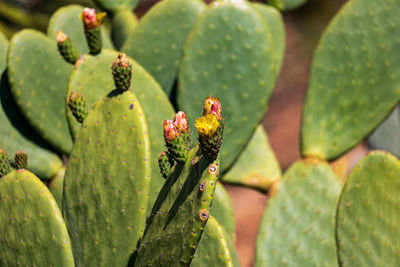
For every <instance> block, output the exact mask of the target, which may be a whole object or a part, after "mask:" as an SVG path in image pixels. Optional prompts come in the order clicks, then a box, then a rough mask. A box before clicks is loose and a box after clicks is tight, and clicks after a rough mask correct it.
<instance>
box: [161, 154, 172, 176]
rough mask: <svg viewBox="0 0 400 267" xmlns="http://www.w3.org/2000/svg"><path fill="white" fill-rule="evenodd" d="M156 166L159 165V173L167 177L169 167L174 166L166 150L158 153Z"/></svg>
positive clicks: (169, 171) (169, 170)
mask: <svg viewBox="0 0 400 267" xmlns="http://www.w3.org/2000/svg"><path fill="white" fill-rule="evenodd" d="M158 166H159V167H160V172H161V175H162V176H163V177H164V178H167V177H168V176H169V174H170V173H171V168H172V167H173V166H174V160H173V159H172V157H171V156H170V155H169V154H168V152H165V151H163V152H161V153H160V154H159V155H158Z"/></svg>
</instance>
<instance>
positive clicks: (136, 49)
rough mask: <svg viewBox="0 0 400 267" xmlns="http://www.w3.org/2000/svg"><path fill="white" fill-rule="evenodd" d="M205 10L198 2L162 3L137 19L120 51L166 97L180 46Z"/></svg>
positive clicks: (172, 82)
mask: <svg viewBox="0 0 400 267" xmlns="http://www.w3.org/2000/svg"><path fill="white" fill-rule="evenodd" d="M205 7H206V5H205V4H204V3H203V1H200V0H193V1H186V0H166V1H161V2H159V3H157V4H156V5H154V6H153V7H152V8H151V9H150V10H149V12H148V13H147V14H146V15H145V16H144V17H143V18H142V19H141V20H140V22H139V24H138V25H137V27H135V28H134V29H133V30H132V32H131V33H130V34H129V37H128V38H127V40H126V43H125V45H124V46H123V48H122V51H123V52H125V53H126V54H127V55H128V56H130V57H132V58H134V59H135V60H137V61H138V62H139V63H140V64H142V65H143V67H145V68H146V69H147V70H148V71H149V72H150V73H151V74H152V75H153V77H154V78H155V79H156V80H157V81H158V82H159V83H160V85H161V87H162V88H163V89H164V91H165V93H166V94H167V95H168V96H170V95H171V91H172V89H173V88H172V87H173V84H174V81H175V79H176V76H177V73H178V66H179V60H180V58H181V55H182V47H183V44H184V42H185V40H186V38H187V36H188V34H189V31H190V30H191V28H192V27H193V24H194V23H195V21H196V19H197V17H198V16H199V15H200V13H201V12H202V11H203V10H204V9H205ZM155 39H156V40H157V41H155ZM203 98H204V97H203Z"/></svg>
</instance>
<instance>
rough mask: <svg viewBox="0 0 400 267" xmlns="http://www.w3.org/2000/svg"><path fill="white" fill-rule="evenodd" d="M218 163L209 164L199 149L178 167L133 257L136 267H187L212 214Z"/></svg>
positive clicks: (148, 222)
mask: <svg viewBox="0 0 400 267" xmlns="http://www.w3.org/2000/svg"><path fill="white" fill-rule="evenodd" d="M218 172H219V164H218V160H217V161H215V162H213V163H211V164H210V163H209V162H208V161H206V160H204V158H203V157H201V153H200V151H199V149H198V146H196V147H195V148H193V149H192V150H191V151H190V152H189V157H188V160H187V161H186V163H180V164H177V165H175V167H174V169H173V170H172V173H171V175H170V176H169V177H168V178H167V180H166V182H165V184H164V186H163V188H162V189H161V191H160V194H159V196H158V198H157V201H156V203H155V204H154V207H153V209H152V212H151V215H150V217H149V219H148V220H147V225H146V230H145V233H144V235H143V239H142V240H141V242H140V244H139V245H138V250H137V252H136V253H135V254H134V256H133V258H134V259H135V262H134V264H135V266H181V265H184V266H188V265H189V264H190V262H191V260H192V257H193V255H194V253H195V250H196V247H197V244H198V242H199V240H200V238H201V235H202V232H203V230H204V227H205V225H206V222H207V220H208V217H209V214H210V208H211V203H212V200H213V197H214V190H215V184H216V182H217V178H218Z"/></svg>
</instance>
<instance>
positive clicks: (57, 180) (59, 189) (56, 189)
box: [48, 167, 65, 209]
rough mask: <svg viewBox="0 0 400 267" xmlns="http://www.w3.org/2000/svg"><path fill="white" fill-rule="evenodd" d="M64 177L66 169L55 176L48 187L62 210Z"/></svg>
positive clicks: (62, 169) (60, 170) (61, 169)
mask: <svg viewBox="0 0 400 267" xmlns="http://www.w3.org/2000/svg"><path fill="white" fill-rule="evenodd" d="M64 175H65V168H64V167H62V168H60V169H59V170H58V172H57V173H56V175H54V177H53V178H52V179H51V181H50V182H49V185H48V188H49V190H50V192H51V194H52V195H53V197H54V199H55V201H56V202H57V205H58V207H59V208H60V209H62V195H63V186H64Z"/></svg>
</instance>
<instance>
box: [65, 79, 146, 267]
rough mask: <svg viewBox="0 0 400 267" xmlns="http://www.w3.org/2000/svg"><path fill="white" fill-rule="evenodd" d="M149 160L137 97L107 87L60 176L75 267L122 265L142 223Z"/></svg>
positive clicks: (89, 116) (143, 117) (143, 222)
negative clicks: (64, 170) (107, 91)
mask: <svg viewBox="0 0 400 267" xmlns="http://www.w3.org/2000/svg"><path fill="white" fill-rule="evenodd" d="M111 80H112V79H111ZM110 88H113V87H110ZM150 159H151V158H150V141H149V137H148V132H147V125H146V122H145V116H144V113H143V110H142V108H141V106H140V103H139V101H138V100H137V98H136V96H135V95H134V94H133V93H132V92H131V91H130V90H128V91H125V92H121V91H119V90H114V91H111V92H110V93H109V94H108V95H107V96H106V97H105V98H104V99H102V100H100V101H99V102H97V103H96V105H95V106H94V108H93V109H92V110H91V111H90V112H89V115H88V117H87V118H86V119H85V121H84V122H83V125H82V129H81V130H80V132H79V135H78V137H77V139H76V141H75V144H74V147H73V150H72V153H71V156H70V160H69V162H68V165H67V170H66V174H65V178H64V179H65V180H64V192H63V213H64V218H65V220H66V224H67V227H68V231H69V232H70V233H71V239H72V247H73V252H74V258H75V261H76V263H77V265H81V266H101V265H102V266H114V265H115V266H126V265H127V263H128V261H129V257H130V254H131V253H132V252H133V250H134V249H135V247H136V244H137V241H138V240H139V238H140V237H141V235H142V233H143V230H144V226H145V218H146V217H145V216H146V207H147V201H148V196H149V184H150ZM116 255H118V256H117V257H116Z"/></svg>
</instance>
